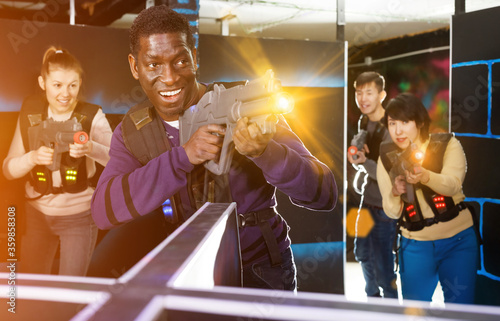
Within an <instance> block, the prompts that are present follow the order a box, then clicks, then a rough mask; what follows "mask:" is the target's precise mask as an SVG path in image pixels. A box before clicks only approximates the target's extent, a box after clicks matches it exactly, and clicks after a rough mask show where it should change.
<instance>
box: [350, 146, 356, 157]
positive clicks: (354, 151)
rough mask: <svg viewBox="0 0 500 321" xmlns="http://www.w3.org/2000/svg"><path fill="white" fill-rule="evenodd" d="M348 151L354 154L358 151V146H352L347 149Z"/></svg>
mask: <svg viewBox="0 0 500 321" xmlns="http://www.w3.org/2000/svg"><path fill="white" fill-rule="evenodd" d="M347 152H348V153H349V154H351V155H353V156H354V155H356V153H357V152H358V148H357V147H356V146H351V147H349V148H348V149H347Z"/></svg>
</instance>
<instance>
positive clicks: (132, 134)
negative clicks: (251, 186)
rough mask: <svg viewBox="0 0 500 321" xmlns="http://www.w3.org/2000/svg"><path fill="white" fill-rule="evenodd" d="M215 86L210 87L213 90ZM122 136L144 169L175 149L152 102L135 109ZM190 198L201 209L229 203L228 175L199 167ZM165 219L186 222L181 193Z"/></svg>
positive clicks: (190, 180) (189, 177)
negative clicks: (207, 205)
mask: <svg viewBox="0 0 500 321" xmlns="http://www.w3.org/2000/svg"><path fill="white" fill-rule="evenodd" d="M214 84H223V85H224V87H225V88H230V87H233V86H237V85H242V84H245V82H221V83H214ZM214 84H210V85H208V87H207V92H208V91H212V90H213V88H214ZM122 136H123V140H124V143H125V146H126V147H127V149H128V150H129V151H130V152H131V153H132V154H133V155H134V156H135V158H137V160H139V162H140V163H141V164H142V165H143V166H144V165H146V164H147V163H148V162H149V161H150V160H152V159H153V158H155V157H158V156H160V155H161V154H162V153H164V152H166V151H169V150H171V149H172V147H171V146H170V142H169V140H168V138H167V135H166V133H165V127H164V125H163V119H162V118H161V117H160V115H158V113H157V111H156V109H155V108H154V106H153V104H152V103H151V102H150V101H149V100H145V101H143V102H142V103H140V104H138V105H135V106H133V107H132V108H131V109H130V110H129V111H128V112H127V114H126V115H125V117H124V118H123V121H122ZM187 181H188V195H189V199H190V202H191V207H192V208H196V209H198V208H200V207H201V206H202V205H203V204H204V203H205V202H207V201H208V202H216V203H229V202H231V201H232V199H231V193H230V191H229V180H228V176H227V175H220V176H217V175H213V174H212V173H211V172H210V171H208V170H206V169H205V167H204V166H203V165H197V166H196V167H195V168H194V170H193V171H191V172H190V173H188V175H187ZM167 205H168V207H170V208H171V209H170V208H169V209H168V213H167V212H166V208H168V207H165V208H164V214H165V219H166V220H167V221H168V222H169V223H171V224H173V225H178V224H179V223H182V222H183V221H184V220H185V219H187V217H185V215H184V213H183V212H184V211H183V208H182V205H181V202H180V195H179V193H176V194H174V196H173V197H172V198H171V199H169V200H166V202H165V203H164V205H163V206H167Z"/></svg>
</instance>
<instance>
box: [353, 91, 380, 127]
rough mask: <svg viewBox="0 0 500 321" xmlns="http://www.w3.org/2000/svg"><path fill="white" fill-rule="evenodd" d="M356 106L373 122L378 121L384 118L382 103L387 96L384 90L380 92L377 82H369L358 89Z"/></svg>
mask: <svg viewBox="0 0 500 321" xmlns="http://www.w3.org/2000/svg"><path fill="white" fill-rule="evenodd" d="M355 95H356V104H357V105H358V107H359V110H361V112H362V113H363V114H365V115H367V116H368V118H370V120H372V121H378V120H379V119H380V118H382V117H383V116H384V107H383V106H382V101H384V98H385V96H386V93H385V91H384V90H382V91H378V88H377V86H376V85H375V82H373V81H372V82H369V83H366V84H364V85H362V86H357V87H356V94H355Z"/></svg>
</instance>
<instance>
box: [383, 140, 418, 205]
mask: <svg viewBox="0 0 500 321" xmlns="http://www.w3.org/2000/svg"><path fill="white" fill-rule="evenodd" d="M387 157H388V158H389V160H390V161H391V163H392V168H391V170H390V172H389V176H390V177H391V180H392V181H394V179H395V178H396V177H397V176H399V175H405V171H406V170H407V171H409V172H412V173H414V174H417V173H419V172H420V171H421V165H422V161H423V160H424V153H423V152H422V151H420V150H419V149H418V147H417V145H416V144H415V143H411V144H410V146H408V147H407V148H406V149H405V150H404V151H402V152H399V153H398V151H397V150H396V151H392V152H390V153H388V154H387ZM414 196H415V188H414V186H413V184H410V183H408V182H407V183H406V196H403V199H404V200H405V201H406V202H408V203H412V204H413V203H414V202H415V198H414ZM405 197H406V199H405Z"/></svg>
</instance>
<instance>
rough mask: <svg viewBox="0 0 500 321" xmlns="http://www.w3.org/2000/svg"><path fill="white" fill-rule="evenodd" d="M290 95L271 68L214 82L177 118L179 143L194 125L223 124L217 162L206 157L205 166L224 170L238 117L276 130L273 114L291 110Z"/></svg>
mask: <svg viewBox="0 0 500 321" xmlns="http://www.w3.org/2000/svg"><path fill="white" fill-rule="evenodd" d="M293 105H294V101H293V98H292V97H291V96H290V95H289V94H288V93H286V92H283V91H282V88H281V81H280V80H279V79H276V78H274V73H273V71H272V70H268V71H267V72H266V74H265V75H264V76H263V77H261V78H258V79H255V80H252V81H249V82H246V83H245V84H244V85H238V86H234V87H231V88H228V89H226V88H225V87H224V86H223V85H221V84H216V85H215V86H214V90H213V91H209V92H207V93H206V94H205V95H203V97H201V99H200V101H199V102H198V104H197V105H195V106H192V107H191V108H189V109H187V110H186V111H185V112H184V114H183V115H182V116H181V117H180V118H179V133H180V144H181V145H183V144H185V143H186V142H187V141H188V140H189V138H190V137H191V136H192V135H193V134H194V132H196V130H197V129H198V128H200V127H201V126H203V125H207V124H218V125H226V134H225V137H224V142H223V145H222V149H221V153H220V157H219V160H218V162H215V161H209V162H206V163H205V167H206V168H207V169H208V170H209V171H211V172H212V173H214V174H216V175H221V174H226V173H227V172H229V168H230V167H231V160H232V156H233V152H234V142H233V129H234V128H235V126H236V122H237V121H238V119H240V118H242V117H248V120H249V122H250V123H255V124H257V125H258V126H259V129H260V131H261V132H262V133H263V134H267V133H273V132H275V131H276V123H277V121H278V118H277V117H276V115H279V114H285V113H288V112H290V111H292V109H293Z"/></svg>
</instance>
